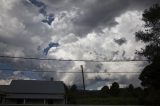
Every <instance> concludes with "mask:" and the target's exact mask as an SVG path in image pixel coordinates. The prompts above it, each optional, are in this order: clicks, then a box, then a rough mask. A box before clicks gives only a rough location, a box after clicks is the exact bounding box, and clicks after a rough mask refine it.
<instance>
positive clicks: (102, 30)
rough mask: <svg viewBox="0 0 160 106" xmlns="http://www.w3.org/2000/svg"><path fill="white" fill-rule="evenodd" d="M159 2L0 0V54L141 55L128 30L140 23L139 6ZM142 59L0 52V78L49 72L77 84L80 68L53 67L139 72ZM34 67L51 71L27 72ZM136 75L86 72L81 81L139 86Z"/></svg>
mask: <svg viewBox="0 0 160 106" xmlns="http://www.w3.org/2000/svg"><path fill="white" fill-rule="evenodd" d="M159 2H160V1H159V0H101V1H100V0H23V1H22V0H1V1H0V13H1V15H0V55H1V56H6V55H7V56H15V57H37V58H54V59H77V60H78V59H84V60H85V59H86V60H99V61H108V60H123V59H137V58H144V57H139V56H137V55H136V54H135V50H140V49H141V48H143V47H144V46H145V44H143V43H142V42H137V41H136V40H135V35H134V34H135V32H136V31H138V30H139V29H142V27H143V21H142V20H141V18H142V13H143V11H144V10H145V9H146V8H149V7H150V6H151V5H152V4H154V3H159ZM51 42H52V43H51ZM53 42H54V43H53ZM56 42H58V43H56ZM59 45H60V46H59ZM54 47H57V49H56V50H55V48H54ZM146 64H147V63H144V62H135V63H132V62H128V63H103V62H98V63H92V62H85V61H81V62H75V61H47V60H46V61H40V60H21V59H7V58H2V57H0V76H1V79H0V84H8V83H9V82H10V80H12V79H45V80H48V79H50V77H54V80H61V81H64V82H65V83H66V84H68V85H71V84H78V85H82V81H81V75H80V74H75V73H57V72H58V71H65V72H69V71H73V72H77V71H78V72H79V71H80V65H83V66H84V71H86V72H113V71H118V72H121V71H127V72H128V71H137V72H140V71H141V70H142V69H143V67H145V65H146ZM126 66H128V67H130V68H129V69H128V68H126ZM3 68H8V69H10V70H3ZM15 70H17V71H15ZM27 70H28V71H27ZM34 70H39V71H53V72H52V73H49V72H42V73H35V72H32V71H34ZM18 71H19V72H18ZM21 71H24V72H21ZM56 71H57V72H56ZM137 76H138V75H133V74H125V73H121V74H108V73H107V74H98V73H93V74H87V73H86V74H85V81H86V84H87V85H86V86H87V88H88V89H90V88H91V87H94V88H93V89H98V88H99V87H101V86H103V85H105V84H110V83H112V82H113V81H118V82H119V83H121V84H123V85H125V84H129V83H133V84H134V85H136V86H139V80H138V77H137Z"/></svg>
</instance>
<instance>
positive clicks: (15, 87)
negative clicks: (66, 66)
mask: <svg viewBox="0 0 160 106" xmlns="http://www.w3.org/2000/svg"><path fill="white" fill-rule="evenodd" d="M6 92H10V93H29V94H64V93H65V89H64V83H63V82H62V81H41V80H12V82H11V84H10V86H9V87H7V89H6Z"/></svg>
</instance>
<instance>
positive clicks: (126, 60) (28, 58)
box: [0, 56, 148, 62]
mask: <svg viewBox="0 0 160 106" xmlns="http://www.w3.org/2000/svg"><path fill="white" fill-rule="evenodd" d="M0 58H9V59H11V58H17V59H23V60H41V61H43V60H49V61H51V60H54V61H85V62H134V61H148V60H147V59H143V60H142V59H125V60H86V59H54V58H38V57H13V56H0Z"/></svg>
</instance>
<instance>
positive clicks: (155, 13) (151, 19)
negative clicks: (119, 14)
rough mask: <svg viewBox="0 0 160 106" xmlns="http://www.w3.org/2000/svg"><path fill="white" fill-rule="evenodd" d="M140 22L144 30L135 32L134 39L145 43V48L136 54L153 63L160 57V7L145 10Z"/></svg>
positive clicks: (154, 6)
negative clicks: (142, 22) (143, 24)
mask: <svg viewBox="0 0 160 106" xmlns="http://www.w3.org/2000/svg"><path fill="white" fill-rule="evenodd" d="M142 20H143V21H144V22H145V26H144V28H145V30H144V31H142V30H140V31H138V32H136V38H137V39H138V40H141V41H143V42H145V43H146V44H147V46H146V47H145V49H142V51H137V53H138V54H140V55H143V56H145V57H147V58H148V59H149V60H151V61H155V60H157V58H158V59H159V57H160V6H159V5H158V4H155V5H153V6H152V7H151V8H150V9H146V10H145V11H144V13H143V18H142Z"/></svg>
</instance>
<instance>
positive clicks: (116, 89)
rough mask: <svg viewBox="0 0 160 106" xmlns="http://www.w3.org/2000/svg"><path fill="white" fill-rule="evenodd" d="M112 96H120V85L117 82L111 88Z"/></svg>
mask: <svg viewBox="0 0 160 106" xmlns="http://www.w3.org/2000/svg"><path fill="white" fill-rule="evenodd" d="M110 94H111V96H118V94H119V84H118V83H117V82H113V83H112V85H111V88H110Z"/></svg>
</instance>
